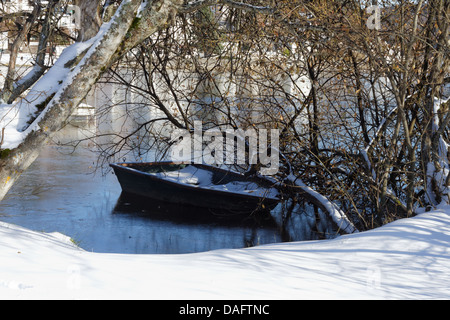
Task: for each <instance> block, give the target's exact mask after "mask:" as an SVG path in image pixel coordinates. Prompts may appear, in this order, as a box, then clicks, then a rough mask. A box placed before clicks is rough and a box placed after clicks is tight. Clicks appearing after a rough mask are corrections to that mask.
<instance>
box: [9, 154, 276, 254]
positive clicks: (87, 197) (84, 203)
mask: <svg viewBox="0 0 450 320" xmlns="http://www.w3.org/2000/svg"><path fill="white" fill-rule="evenodd" d="M95 161H96V155H95V154H94V153H93V152H91V151H89V149H88V148H82V147H80V148H77V149H76V150H75V151H73V150H72V149H71V148H69V147H59V146H56V145H50V146H47V147H46V148H45V149H44V150H43V151H42V153H41V155H40V157H39V158H38V159H37V160H36V161H35V162H34V163H33V165H32V166H31V167H30V168H29V169H28V170H27V171H26V172H25V173H24V174H23V175H22V176H21V178H20V179H19V180H18V181H17V182H16V184H15V185H14V187H13V188H12V189H11V190H10V192H9V193H8V195H7V196H6V198H5V199H4V200H3V201H2V202H0V220H1V221H4V222H7V223H12V224H17V225H20V226H23V227H26V228H29V229H32V230H35V231H43V232H55V231H57V232H61V233H63V234H65V235H67V236H69V237H71V238H72V239H73V240H74V241H75V242H76V243H77V244H78V245H79V246H80V247H81V248H83V249H85V250H88V251H94V252H114V253H147V254H148V253H158V254H162V253H189V252H200V251H208V250H213V249H221V248H242V247H248V246H253V245H258V244H267V243H274V242H280V241H281V236H280V233H279V231H278V228H277V226H276V224H275V222H274V221H273V220H271V219H267V218H263V219H258V221H257V220H255V219H251V218H248V217H237V218H235V219H223V218H222V217H218V216H215V215H213V214H211V215H208V214H200V213H199V212H195V210H194V211H192V210H188V209H187V208H179V207H178V208H177V207H175V208H174V207H170V206H162V205H161V204H158V203H152V202H150V201H146V202H144V203H142V202H138V201H135V199H129V198H124V196H123V195H121V188H120V185H119V183H118V181H117V179H116V177H115V175H113V174H112V171H111V172H109V173H107V174H106V175H103V174H101V173H100V172H98V173H96V174H92V173H91V172H92V171H93V169H92V168H93V165H94V162H95Z"/></svg>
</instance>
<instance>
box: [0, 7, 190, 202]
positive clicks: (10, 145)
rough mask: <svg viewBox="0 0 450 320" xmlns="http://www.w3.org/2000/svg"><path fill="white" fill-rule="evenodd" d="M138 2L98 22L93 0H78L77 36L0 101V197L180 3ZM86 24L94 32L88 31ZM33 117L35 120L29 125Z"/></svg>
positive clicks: (121, 8)
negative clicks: (15, 93)
mask: <svg viewBox="0 0 450 320" xmlns="http://www.w3.org/2000/svg"><path fill="white" fill-rule="evenodd" d="M141 2H142V1H141V0H124V1H122V4H121V5H120V7H119V8H118V9H117V11H116V13H115V15H114V16H113V18H112V19H111V20H110V21H109V22H108V23H104V24H103V25H101V26H100V25H99V20H98V17H99V15H98V10H97V8H98V1H89V0H87V1H85V0H83V1H79V2H78V3H79V4H80V6H81V8H82V9H83V10H84V12H83V11H82V15H84V16H88V17H87V18H86V17H85V18H82V21H81V22H82V32H83V30H84V35H82V36H81V37H80V38H79V40H82V41H80V42H76V43H75V44H73V45H71V46H69V47H68V48H66V49H65V50H64V52H63V53H62V54H61V56H60V58H59V59H58V61H57V62H56V63H55V65H54V66H53V67H52V68H51V69H50V70H48V72H47V73H46V74H45V75H44V76H43V77H42V78H41V79H40V80H39V81H38V82H37V83H36V84H35V85H34V86H33V87H32V88H31V90H30V92H29V93H28V95H27V96H26V97H25V99H22V100H20V101H19V102H16V103H13V104H10V105H5V104H3V105H2V106H1V110H2V115H1V117H0V121H1V122H0V125H1V142H0V199H2V198H3V197H4V196H5V194H6V193H7V192H8V190H9V189H10V188H11V186H12V185H13V184H14V182H15V180H16V179H17V178H18V177H19V176H20V175H21V174H22V173H23V172H24V171H25V170H26V169H27V168H28V167H29V166H30V165H31V163H33V161H34V160H35V159H36V158H37V157H38V155H39V152H40V149H41V147H42V146H44V145H45V143H47V142H48V141H49V139H50V138H51V137H52V135H53V134H54V133H55V132H57V131H58V130H60V129H61V128H62V127H63V125H64V124H65V122H66V121H67V119H68V118H69V117H70V115H71V114H72V113H73V111H74V110H75V108H76V107H77V106H78V104H79V103H80V102H81V101H82V100H83V99H84V98H85V97H86V95H87V94H88V93H89V91H90V90H91V88H92V87H93V85H94V84H95V83H96V81H98V79H99V78H100V77H101V75H102V74H103V73H104V72H105V71H106V70H107V69H108V67H109V66H111V64H112V63H114V61H116V60H117V59H119V58H120V57H121V56H122V55H123V54H125V53H126V52H127V51H128V50H129V49H131V48H133V47H134V46H136V45H137V44H138V43H139V42H140V41H143V40H144V39H146V38H148V37H149V36H150V35H151V34H152V33H153V32H155V31H156V30H157V29H158V28H159V27H161V26H164V25H165V24H166V22H167V21H168V20H169V18H170V17H171V15H172V14H173V13H174V10H175V11H176V8H177V7H178V6H179V5H180V4H181V3H180V2H178V1H173V0H160V1H144V2H142V3H141ZM86 11H87V12H86ZM138 15H139V17H138ZM89 26H92V28H94V30H96V31H97V32H95V33H93V32H91V31H92V29H89ZM97 26H98V27H97ZM33 117H34V121H33V122H32V123H31V124H28V123H29V119H30V118H31V119H33ZM27 121H28V123H27ZM24 127H25V128H24Z"/></svg>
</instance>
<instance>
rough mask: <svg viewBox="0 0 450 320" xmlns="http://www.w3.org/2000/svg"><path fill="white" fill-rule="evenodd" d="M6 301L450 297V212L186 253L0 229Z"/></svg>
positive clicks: (0, 291)
mask: <svg viewBox="0 0 450 320" xmlns="http://www.w3.org/2000/svg"><path fill="white" fill-rule="evenodd" d="M0 261H2V264H1V267H0V298H2V299H156V300H159V299H172V300H175V299H189V300H192V299H194V300H197V299H210V300H211V299H214V300H215V299H234V300H236V299H277V300H278V299H449V298H450V206H445V207H444V206H441V207H440V208H438V209H436V210H435V211H432V212H427V213H422V214H420V215H418V216H416V217H413V218H409V219H403V220H398V221H395V222H392V223H390V224H388V225H386V226H384V227H381V228H378V229H375V230H372V231H367V232H360V233H355V234H351V235H346V236H340V237H338V238H336V239H333V240H321V241H303V242H291V243H279V244H272V245H263V246H258V247H253V248H246V249H222V250H216V251H209V252H203V253H194V254H182V255H130V254H103V253H93V252H87V251H84V250H82V249H79V248H78V247H76V246H75V245H74V244H73V243H72V242H71V241H70V239H68V238H67V237H65V236H63V235H61V234H59V233H52V234H45V233H40V232H35V231H31V230H27V229H24V228H22V227H19V226H15V225H10V224H6V223H0Z"/></svg>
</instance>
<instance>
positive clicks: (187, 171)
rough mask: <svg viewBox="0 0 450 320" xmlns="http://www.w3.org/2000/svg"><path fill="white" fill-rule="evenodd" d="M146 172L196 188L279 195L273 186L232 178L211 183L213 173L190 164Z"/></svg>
mask: <svg viewBox="0 0 450 320" xmlns="http://www.w3.org/2000/svg"><path fill="white" fill-rule="evenodd" d="M131 169H132V168H131ZM147 174H151V175H154V176H156V177H158V178H160V179H163V180H166V181H170V182H174V183H178V184H184V185H188V186H191V187H192V186H194V187H196V188H203V189H210V190H218V191H223V192H230V193H240V194H245V195H248V196H256V197H267V198H273V199H276V198H277V197H278V195H279V193H278V190H277V189H275V188H262V187H261V186H259V185H257V184H256V183H253V182H248V181H237V180H233V181H230V182H228V183H223V184H222V183H220V182H219V183H217V184H215V183H213V173H212V172H211V171H208V170H204V169H201V168H198V167H195V166H192V165H188V166H186V167H184V168H182V169H179V170H176V171H166V172H154V173H152V172H147Z"/></svg>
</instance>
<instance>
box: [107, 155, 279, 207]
mask: <svg viewBox="0 0 450 320" xmlns="http://www.w3.org/2000/svg"><path fill="white" fill-rule="evenodd" d="M133 165H137V164H131V165H130V164H126V163H122V164H111V165H110V166H111V167H112V168H113V169H114V172H115V174H116V176H117V179H118V180H119V183H120V185H121V187H122V191H123V192H125V193H129V194H133V195H138V196H141V197H147V198H151V199H155V200H159V201H165V202H169V203H172V204H178V205H190V206H197V207H203V208H209V209H216V210H221V211H226V212H230V213H251V212H255V211H261V210H270V209H273V208H274V207H275V206H276V204H277V203H278V199H275V198H267V197H256V196H247V195H245V194H240V193H232V192H221V191H219V190H211V189H207V188H198V187H195V186H188V185H185V184H179V183H174V182H172V181H167V180H165V179H161V178H159V177H157V176H154V175H151V174H148V173H146V172H143V171H139V170H136V169H134V168H130V166H133ZM146 165H147V166H151V165H171V164H170V163H155V164H146ZM208 169H209V168H208ZM214 170H217V169H216V168H214ZM227 174H230V173H227ZM231 175H238V174H236V173H231ZM235 178H236V179H237V178H239V179H243V176H242V175H239V176H236V177H235Z"/></svg>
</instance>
